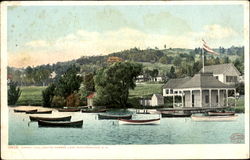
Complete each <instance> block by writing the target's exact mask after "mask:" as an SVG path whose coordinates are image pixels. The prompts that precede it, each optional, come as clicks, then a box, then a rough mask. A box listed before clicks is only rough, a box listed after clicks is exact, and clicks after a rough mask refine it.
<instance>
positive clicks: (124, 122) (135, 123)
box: [118, 118, 160, 125]
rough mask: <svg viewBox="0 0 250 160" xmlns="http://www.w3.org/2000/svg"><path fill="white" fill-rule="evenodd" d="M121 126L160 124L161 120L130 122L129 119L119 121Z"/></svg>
mask: <svg viewBox="0 0 250 160" xmlns="http://www.w3.org/2000/svg"><path fill="white" fill-rule="evenodd" d="M118 120H119V124H130V125H153V124H160V118H157V119H148V120H128V119H118Z"/></svg>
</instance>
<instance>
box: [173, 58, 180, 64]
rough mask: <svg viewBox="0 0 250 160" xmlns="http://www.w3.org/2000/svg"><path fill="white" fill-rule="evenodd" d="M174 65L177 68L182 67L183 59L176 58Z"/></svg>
mask: <svg viewBox="0 0 250 160" xmlns="http://www.w3.org/2000/svg"><path fill="white" fill-rule="evenodd" d="M173 63H174V65H175V66H180V65H181V57H180V56H176V57H175V58H174V62H173Z"/></svg>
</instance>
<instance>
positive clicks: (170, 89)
mask: <svg viewBox="0 0 250 160" xmlns="http://www.w3.org/2000/svg"><path fill="white" fill-rule="evenodd" d="M229 91H234V96H235V97H236V89H235V88H234V87H233V86H232V85H227V84H225V83H222V82H221V81H219V80H218V79H217V78H216V77H214V76H213V74H212V73H208V72H205V73H199V74H195V75H194V77H192V78H189V77H187V78H180V79H171V80H169V81H168V82H167V83H166V84H165V85H164V86H163V96H164V97H173V106H174V107H180V106H182V107H227V106H229V103H228V97H229V94H228V92H229ZM176 96H180V97H181V104H180V105H179V104H178V105H175V97H176ZM235 104H236V103H235V102H234V104H233V105H235ZM230 105H231V104H230Z"/></svg>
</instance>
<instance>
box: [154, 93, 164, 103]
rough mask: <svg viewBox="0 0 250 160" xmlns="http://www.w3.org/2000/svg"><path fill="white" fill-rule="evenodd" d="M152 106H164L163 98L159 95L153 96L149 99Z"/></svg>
mask: <svg viewBox="0 0 250 160" xmlns="http://www.w3.org/2000/svg"><path fill="white" fill-rule="evenodd" d="M151 105H152V106H161V105H164V97H163V96H162V95H161V94H153V96H152V98H151Z"/></svg>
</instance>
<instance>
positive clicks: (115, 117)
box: [98, 114, 132, 119]
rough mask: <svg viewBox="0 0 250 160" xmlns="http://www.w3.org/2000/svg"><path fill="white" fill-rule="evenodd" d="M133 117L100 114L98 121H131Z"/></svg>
mask: <svg viewBox="0 0 250 160" xmlns="http://www.w3.org/2000/svg"><path fill="white" fill-rule="evenodd" d="M131 118H132V115H131V114H130V115H110V114H98V119H131Z"/></svg>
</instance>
